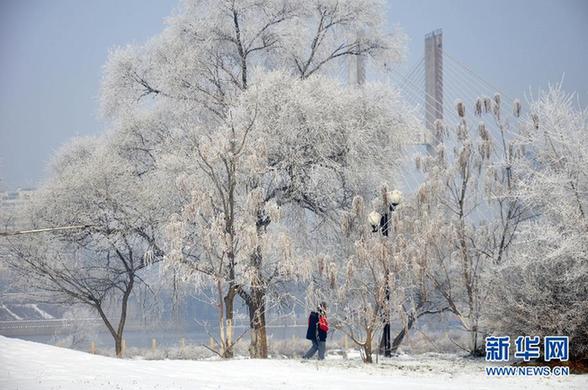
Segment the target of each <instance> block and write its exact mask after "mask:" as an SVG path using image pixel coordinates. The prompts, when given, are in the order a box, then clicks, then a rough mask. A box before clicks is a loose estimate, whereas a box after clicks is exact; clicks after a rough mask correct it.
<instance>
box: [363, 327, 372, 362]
mask: <svg viewBox="0 0 588 390" xmlns="http://www.w3.org/2000/svg"><path fill="white" fill-rule="evenodd" d="M372 338H373V335H372V331H371V330H368V331H367V333H366V338H365V344H364V345H363V353H364V359H363V361H364V363H373V360H372Z"/></svg>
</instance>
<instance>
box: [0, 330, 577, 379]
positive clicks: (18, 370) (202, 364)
mask: <svg viewBox="0 0 588 390" xmlns="http://www.w3.org/2000/svg"><path fill="white" fill-rule="evenodd" d="M483 367H484V362H480V361H473V360H470V359H463V358H459V357H455V356H454V357H450V356H447V355H438V356H435V355H428V356H420V357H419V358H415V357H410V356H405V357H400V358H394V359H391V360H388V361H387V362H386V363H384V364H374V365H371V366H365V365H363V364H361V363H360V362H358V361H357V360H354V359H351V360H343V359H331V360H328V361H324V362H321V363H317V362H306V363H302V362H300V361H297V360H249V359H240V360H239V359H237V360H230V361H221V360H205V361H202V360H201V361H190V360H160V361H155V360H150V361H146V360H120V359H114V358H109V357H104V356H96V355H91V354H87V353H84V352H78V351H73V350H69V349H63V348H58V347H53V346H50V345H45V344H38V343H33V342H30V341H24V340H18V339H10V338H6V337H1V336H0V389H2V390H17V389H18V390H28V389H61V390H74V389H75V390H77V389H85V390H90V389H119V390H121V389H123V390H124V389H162V390H163V389H165V390H167V389H305V390H307V389H321V390H325V389H370V390H371V389H474V388H475V389H498V388H499V389H533V390H539V389H567V390H570V389H588V375H582V376H579V375H570V376H569V377H566V378H554V377H550V378H539V377H535V378H530V377H525V378H490V377H486V376H485V374H484V371H483Z"/></svg>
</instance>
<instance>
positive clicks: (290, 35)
mask: <svg viewBox="0 0 588 390" xmlns="http://www.w3.org/2000/svg"><path fill="white" fill-rule="evenodd" d="M382 15H384V10H383V4H382V3H381V2H378V1H362V2H354V1H337V2H333V1H327V0H320V1H316V2H312V3H309V2H305V1H280V0H272V1H267V2H258V1H246V0H244V1H219V2H216V1H215V2H212V1H185V2H183V3H182V5H181V6H180V8H179V9H178V11H177V12H176V14H175V15H173V16H172V17H171V18H169V20H168V24H169V26H168V27H167V28H166V29H165V30H164V31H163V32H162V33H161V34H160V35H159V36H157V37H155V38H154V39H152V40H151V41H150V42H148V43H147V44H145V45H143V46H140V47H127V48H122V49H119V50H117V51H115V52H113V53H112V55H111V57H110V59H109V61H108V63H107V66H106V70H105V78H104V82H103V93H102V107H103V111H104V113H105V114H106V116H107V117H108V118H110V119H111V120H113V121H115V122H117V121H121V118H124V119H125V121H128V122H129V123H132V121H133V119H134V118H135V117H139V118H141V117H143V116H144V115H145V112H156V113H157V115H160V116H164V117H165V118H166V125H167V128H168V129H169V140H170V141H171V142H169V143H168V144H167V151H168V152H169V151H175V150H184V149H185V146H186V145H188V149H189V148H190V147H192V149H191V150H188V151H187V152H185V153H184V154H183V157H185V161H184V168H180V169H178V168H177V167H178V166H181V164H179V165H178V164H177V161H176V163H171V166H174V164H176V165H175V166H176V168H175V169H176V172H177V173H182V172H181V171H186V170H188V171H189V172H188V174H187V175H188V176H191V175H193V176H194V177H195V178H198V179H197V180H196V181H195V182H198V183H204V182H206V183H208V184H209V186H202V187H199V188H198V190H197V191H207V194H206V195H207V196H208V197H211V196H212V197H214V199H213V202H214V203H215V205H219V204H222V207H221V208H217V207H215V208H213V212H214V217H215V218H218V219H219V220H224V222H223V224H224V225H223V227H222V229H220V231H224V232H225V234H228V235H229V236H230V237H232V238H231V239H230V240H228V241H231V240H233V241H234V239H235V235H236V234H238V233H240V232H237V230H236V227H235V224H238V223H242V222H240V221H242V220H244V219H245V216H246V215H248V213H249V214H250V213H251V210H248V212H244V211H243V212H242V210H237V208H236V207H235V205H236V204H238V206H239V207H242V208H243V204H245V203H244V201H243V200H244V199H248V198H249V194H257V195H255V196H253V197H254V198H259V199H261V201H260V202H258V206H257V207H258V209H257V211H253V213H254V214H255V216H256V218H257V220H256V221H255V231H256V235H257V238H256V239H255V240H254V241H255V242H258V243H263V242H264V240H265V239H264V237H263V236H264V235H265V234H266V231H267V229H268V225H269V224H270V223H271V219H270V218H268V217H267V216H266V211H265V210H266V206H267V205H268V204H270V205H271V204H273V203H275V204H286V203H295V204H296V205H297V207H301V208H306V209H308V210H310V211H311V212H313V213H326V212H327V211H328V210H329V208H331V207H332V206H333V204H334V203H336V202H341V201H347V203H349V201H350V196H349V194H350V192H349V190H348V188H352V187H350V186H349V185H348V183H344V184H345V185H344V186H341V184H342V182H343V181H345V180H349V178H348V177H345V173H346V170H351V167H352V164H353V163H354V162H361V160H362V159H364V160H365V162H368V161H375V160H376V159H377V158H378V157H382V158H385V160H380V164H379V165H380V166H381V165H382V161H392V160H393V159H392V158H390V157H391V156H390V155H386V154H374V153H372V151H371V150H367V149H368V148H365V145H366V144H368V143H367V142H364V146H361V145H360V144H359V143H358V142H357V141H358V140H359V135H366V134H369V135H370V136H371V137H372V138H371V139H376V141H377V144H376V145H377V146H378V147H382V148H383V150H385V151H388V152H390V151H392V150H395V149H394V148H393V147H391V146H392V145H394V144H393V142H392V140H393V138H394V133H387V131H389V130H390V129H391V128H399V127H400V125H401V124H403V123H405V122H406V121H405V119H404V118H403V117H402V116H401V115H400V112H402V111H398V112H393V111H392V110H393V109H394V108H393V106H390V107H388V109H387V110H385V111H382V110H381V108H382V105H376V107H375V108H372V107H370V106H369V104H371V103H373V102H376V100H377V97H378V95H379V94H380V93H381V88H380V89H377V90H376V92H375V93H374V94H372V95H370V93H368V92H366V91H367V89H366V90H364V92H363V96H364V97H365V96H371V97H370V98H368V99H365V100H361V94H355V95H350V94H349V93H348V92H346V93H347V94H348V95H347V97H348V99H349V101H348V102H347V103H346V106H345V107H346V108H347V109H348V112H349V113H353V114H355V116H354V117H351V118H350V116H349V115H348V114H346V113H345V112H344V111H342V110H341V105H338V106H335V107H336V109H337V110H339V111H338V112H335V111H334V110H332V111H331V112H328V111H322V110H324V109H325V108H326V107H327V105H328V104H329V103H330V100H335V101H336V100H337V99H338V98H339V95H340V94H341V89H340V88H339V87H338V86H336V83H334V82H332V83H331V84H330V86H327V87H321V85H320V84H321V83H323V81H322V80H319V81H316V80H314V81H313V80H308V82H309V83H314V84H308V85H307V87H306V90H302V91H301V92H303V93H304V96H306V97H309V98H310V100H308V101H309V102H314V103H316V104H317V107H312V106H311V105H310V104H304V102H303V101H301V100H296V99H294V96H292V93H290V94H288V91H289V90H290V92H291V91H298V90H300V89H301V87H299V85H306V84H298V85H297V84H294V83H296V80H297V79H302V80H305V79H308V78H309V77H311V76H313V77H314V76H318V75H319V74H326V73H328V72H329V70H330V69H333V67H335V66H337V65H340V62H341V61H342V60H343V59H344V58H345V57H348V56H357V55H364V56H369V57H371V58H374V59H376V60H377V61H378V62H379V63H384V62H391V61H393V60H397V59H398V58H399V57H400V56H401V49H402V47H403V36H402V35H401V34H398V33H395V34H386V33H385V32H384V31H383V25H384V24H383V18H382ZM340 60H341V61H340ZM254 68H257V69H258V70H256V71H254ZM278 69H279V70H282V72H285V74H284V76H287V75H291V76H288V77H283V81H281V82H279V83H278V82H275V83H274V89H275V88H281V89H283V91H281V96H280V95H279V94H278V95H276V94H275V91H274V92H272V91H270V90H269V88H268V87H267V84H266V86H265V87H264V86H263V82H264V79H265V78H266V76H267V71H268V70H278ZM273 80H274V81H275V78H274V79H273ZM256 84H260V85H261V86H260V88H259V90H258V91H257V92H251V93H249V90H250V89H251V88H252V87H254V86H256ZM313 85H314V86H316V87H317V88H319V90H321V91H323V95H318V94H316V92H315V94H313V93H312V91H310V88H311V87H312V86H313ZM264 88H265V89H264ZM260 91H261V92H260ZM265 91H267V92H265ZM258 95H259V96H261V98H260V99H259V101H258V99H257V96H258ZM274 98H276V99H278V100H272V99H274ZM247 99H249V100H247ZM261 100H263V103H262V102H261ZM276 102H280V103H282V104H286V105H282V106H279V105H277V104H276ZM351 102H353V103H354V105H351V104H349V103H351ZM290 103H292V104H293V105H295V107H293V108H292V110H290V109H289V107H288V105H287V104H290ZM262 104H263V105H262ZM269 107H272V108H273V109H274V110H275V112H272V111H270V110H269ZM243 112H244V113H246V115H243V114H241V113H243ZM321 114H327V115H328V120H329V121H330V122H327V120H322V121H320V122H318V123H319V124H315V123H313V120H317V119H318V120H320V119H321V118H320V117H318V116H317V115H321ZM338 114H344V115H343V116H341V117H339V116H338ZM272 115H273V116H272ZM372 115H373V119H371V122H367V123H363V122H362V121H363V120H365V119H366V118H369V117H371V116H372ZM274 119H277V120H279V121H280V125H283V126H284V127H283V128H282V127H278V126H276V124H275V123H273V121H274ZM345 120H351V122H350V123H354V124H355V125H356V127H358V128H359V130H358V131H356V132H351V131H349V129H350V126H349V125H345V123H344V121H345ZM155 122H159V121H158V120H155ZM319 126H322V127H319ZM370 126H371V127H370ZM384 126H388V129H386V131H385V130H384ZM131 127H133V126H131ZM246 129H249V130H246ZM253 129H254V130H255V132H256V135H255V136H253V135H250V134H249V132H250V131H252V130H253ZM290 130H293V131H290ZM368 130H372V131H373V132H371V133H370V132H369V131H368ZM264 131H265V132H266V133H265V134H264V133H263V132H264ZM331 136H332V137H331ZM328 137H331V138H328ZM250 139H252V141H250ZM173 141H177V142H179V144H175V145H174V144H173ZM239 141H241V142H243V143H244V144H243V145H241V144H240V143H239ZM266 141H267V142H266ZM290 142H294V143H293V144H291V143H290ZM231 143H233V144H232V145H231ZM245 143H247V145H245ZM297 143H299V144H297ZM394 146H398V145H394ZM221 147H222V148H224V149H221ZM242 148H243V149H242ZM252 148H256V149H254V150H255V152H250V150H253V149H252ZM291 151H296V153H291ZM366 151H367V153H364V152H366ZM209 152H210V153H211V155H209V154H207V153H209ZM243 153H245V155H244V154H243ZM264 153H266V154H265V155H264ZM362 153H364V154H363V155H362ZM162 155H169V153H167V154H166V153H163V154H162ZM211 158H212V160H213V161H214V163H215V164H216V163H219V164H220V168H221V171H219V170H218V169H219V167H217V166H213V165H212V164H211V165H210V166H208V164H207V162H209V159H211ZM244 158H247V159H250V160H258V162H261V163H262V164H266V165H265V166H262V167H261V173H258V172H256V170H255V169H253V170H252V171H251V172H248V170H250V169H251V167H252V165H251V163H249V162H247V164H244ZM224 165H226V166H224ZM366 166H367V163H364V164H363V167H366ZM358 167H359V166H356V168H358ZM365 171H366V172H369V169H367V168H365ZM218 172H223V175H222V176H219V174H218ZM184 173H185V172H184ZM328 174H332V176H331V177H329V176H328ZM213 176H214V177H213ZM248 176H249V177H248ZM178 177H179V176H178ZM247 177H248V178H247ZM236 178H239V180H236ZM242 178H247V179H246V180H243V179H242ZM328 181H332V182H328ZM215 183H216V184H215ZM325 184H326V185H328V186H330V187H324V188H335V187H334V186H337V185H339V187H337V190H336V191H334V192H333V193H331V194H328V195H329V196H325V194H327V192H326V191H324V189H323V190H321V188H320V187H321V186H324V185H325ZM217 185H218V186H217ZM237 186H241V188H237ZM236 194H238V195H239V197H237V195H236ZM317 195H319V196H317ZM185 199H186V204H185V206H184V207H183V208H182V209H184V210H186V209H190V208H192V204H193V203H194V201H195V199H196V201H199V200H200V199H201V197H199V196H196V197H194V196H187V197H186V198H185ZM227 200H229V202H227ZM219 202H220V203H219ZM237 202H238V203H237ZM243 210H244V208H243ZM237 212H238V213H240V214H241V215H239V216H237V215H236V214H235V213H237ZM179 214H183V212H181V213H179ZM176 222H178V221H177V220H174V221H173V223H176ZM184 222H185V221H184ZM172 230H173V229H172ZM176 230H177V229H176ZM189 237H191V238H190V240H192V241H191V242H188V243H187V245H188V246H190V247H191V249H196V248H198V246H199V245H197V244H195V243H194V241H196V240H200V237H196V236H193V235H190V236H189ZM225 241H226V240H225ZM233 245H236V243H234V244H229V245H228V246H229V247H233ZM182 246H183V245H182ZM233 249H235V248H233ZM233 249H230V250H229V251H228V252H227V253H226V254H227V255H228V256H229V257H233V256H235V254H231V252H233ZM251 251H252V252H251V253H250V254H249V255H248V256H249V259H250V262H249V263H250V264H249V265H250V267H251V266H253V269H254V272H253V273H251V274H250V275H252V277H253V279H252V280H250V281H249V282H248V285H249V286H251V290H249V291H246V290H245V289H244V288H242V286H243V284H242V283H243V282H242V281H239V285H234V284H235V283H237V282H236V281H235V280H236V279H237V276H235V277H234V278H233V277H232V276H231V275H232V274H233V273H234V272H235V271H234V270H233V268H235V265H233V264H232V262H231V261H229V262H228V264H227V263H224V262H223V266H228V267H229V269H228V270H227V272H226V273H225V272H224V271H223V272H221V274H226V275H229V277H228V278H226V276H225V278H226V279H225V281H227V282H228V285H227V286H226V287H227V288H228V290H225V291H226V292H230V291H232V290H235V289H236V290H235V291H233V292H232V293H225V294H223V295H224V296H225V297H232V296H233V295H234V293H235V292H238V294H239V296H241V297H242V298H243V299H244V301H245V303H246V304H247V306H248V308H249V313H250V323H251V327H252V348H251V353H252V356H259V357H265V356H266V355H267V348H266V344H267V342H266V340H265V319H264V318H263V316H264V315H265V314H264V313H265V309H264V307H265V299H266V298H265V290H266V288H267V287H266V286H265V284H266V281H263V282H259V281H260V280H262V279H263V278H261V276H260V275H262V274H264V273H265V271H263V267H264V266H263V264H265V263H264V261H263V255H262V254H263V249H262V247H261V244H259V246H257V247H254V248H251ZM208 252H209V253H210V251H208ZM176 253H177V252H176ZM219 253H224V250H223V251H220V252H219ZM217 254H218V253H217ZM197 256H200V254H199V255H197ZM170 258H171V257H170ZM198 258H199V257H198ZM214 278H218V275H217V276H215V277H214ZM214 278H213V279H214ZM231 283H233V285H232V284H231ZM239 287H241V288H239ZM232 299H233V298H230V299H229V300H232ZM223 300H224V298H223ZM222 304H223V305H224V306H225V313H224V315H223V318H232V313H230V312H231V310H232V307H233V305H232V303H231V304H230V305H228V306H227V304H226V302H224V303H222ZM229 309H230V310H229ZM227 325H228V324H227ZM224 339H225V340H227V337H224ZM228 345H230V343H228V344H226V345H225V346H224V347H223V348H221V349H223V350H224V351H225V352H226V351H227V348H226V347H227V346H228ZM223 354H224V352H223Z"/></svg>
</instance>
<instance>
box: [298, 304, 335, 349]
mask: <svg viewBox="0 0 588 390" xmlns="http://www.w3.org/2000/svg"><path fill="white" fill-rule="evenodd" d="M328 331H329V321H328V320H327V303H326V302H321V304H320V305H319V307H318V309H317V311H313V312H311V313H310V316H308V329H307V330H306V338H307V339H308V340H310V341H311V342H312V346H311V347H310V349H309V350H308V352H306V353H305V354H304V356H303V358H304V359H310V358H311V357H312V356H313V355H314V354H315V353H316V351H318V358H319V360H323V359H324V358H325V351H326V344H327V332H328Z"/></svg>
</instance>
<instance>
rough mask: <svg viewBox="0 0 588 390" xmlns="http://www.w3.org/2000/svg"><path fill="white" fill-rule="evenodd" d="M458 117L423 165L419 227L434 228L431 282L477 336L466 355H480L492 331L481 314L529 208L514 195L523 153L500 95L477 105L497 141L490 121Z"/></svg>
mask: <svg viewBox="0 0 588 390" xmlns="http://www.w3.org/2000/svg"><path fill="white" fill-rule="evenodd" d="M456 110H457V114H458V117H459V123H458V124H457V125H456V126H455V127H453V128H448V127H446V126H445V125H444V124H443V123H441V122H440V121H438V122H437V123H436V129H435V132H436V134H435V138H436V140H437V141H438V145H437V147H436V150H435V151H434V153H433V154H432V155H429V156H426V157H424V158H423V157H418V158H417V161H416V162H417V167H418V168H420V169H421V170H422V171H423V172H424V173H425V182H424V183H423V184H422V185H421V188H420V189H419V191H418V194H417V199H418V203H419V207H420V208H421V210H422V213H423V214H424V217H423V219H419V221H420V222H422V223H424V224H427V225H429V226H430V228H425V229H424V230H425V231H428V234H427V238H426V240H425V241H424V245H423V246H422V248H421V249H422V250H423V251H425V252H426V253H427V256H428V257H429V258H430V259H431V260H430V261H431V264H432V272H430V273H428V275H427V277H428V278H429V279H430V281H431V282H432V283H433V285H434V286H435V289H436V292H437V293H438V294H440V296H441V297H443V299H444V300H445V301H446V303H447V305H448V307H449V310H450V311H451V312H452V313H453V314H454V315H455V316H456V317H457V318H458V320H459V321H460V324H461V326H462V328H463V330H465V331H466V332H468V334H469V336H470V341H469V342H468V343H467V345H466V346H462V348H464V349H465V350H467V351H470V352H471V353H473V354H478V353H480V351H481V348H482V345H481V342H480V338H481V337H482V336H483V335H484V332H485V331H487V330H484V329H482V313H483V307H484V306H485V304H486V299H487V296H488V288H487V285H488V281H489V277H490V275H491V272H492V270H493V267H494V266H495V265H496V264H500V263H501V262H502V261H503V260H504V257H505V253H506V252H507V251H508V249H509V247H510V246H511V244H512V242H513V239H514V236H515V233H516V231H517V229H518V226H519V224H520V222H521V221H522V220H523V219H524V217H525V215H524V213H525V208H524V207H523V205H522V203H521V200H520V198H519V197H518V196H517V195H516V192H515V187H514V186H515V184H514V182H515V181H516V178H515V175H516V174H517V172H515V171H513V168H512V164H513V160H514V159H515V158H516V157H517V156H518V153H519V149H517V148H514V147H513V143H512V142H513V138H514V136H513V135H512V134H510V132H509V131H508V128H509V127H508V123H507V122H506V121H505V120H504V118H503V117H504V116H505V115H504V113H503V111H504V108H503V105H502V101H501V97H500V95H498V94H497V95H496V96H495V97H494V98H493V99H490V98H480V99H478V100H477V101H476V102H475V105H474V112H475V114H476V115H477V116H480V117H482V118H483V119H486V118H487V116H489V117H490V118H488V119H489V120H491V121H493V122H494V123H495V124H496V126H495V127H496V128H497V132H496V135H495V138H496V139H494V138H493V136H492V134H491V132H490V130H489V127H487V125H486V123H485V122H484V121H481V122H480V123H479V124H478V125H477V126H471V125H470V124H469V123H468V119H467V115H466V107H465V104H464V103H463V102H457V105H456ZM518 111H520V107H519V108H518ZM517 116H518V113H517ZM474 132H475V133H474ZM476 133H477V134H476Z"/></svg>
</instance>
